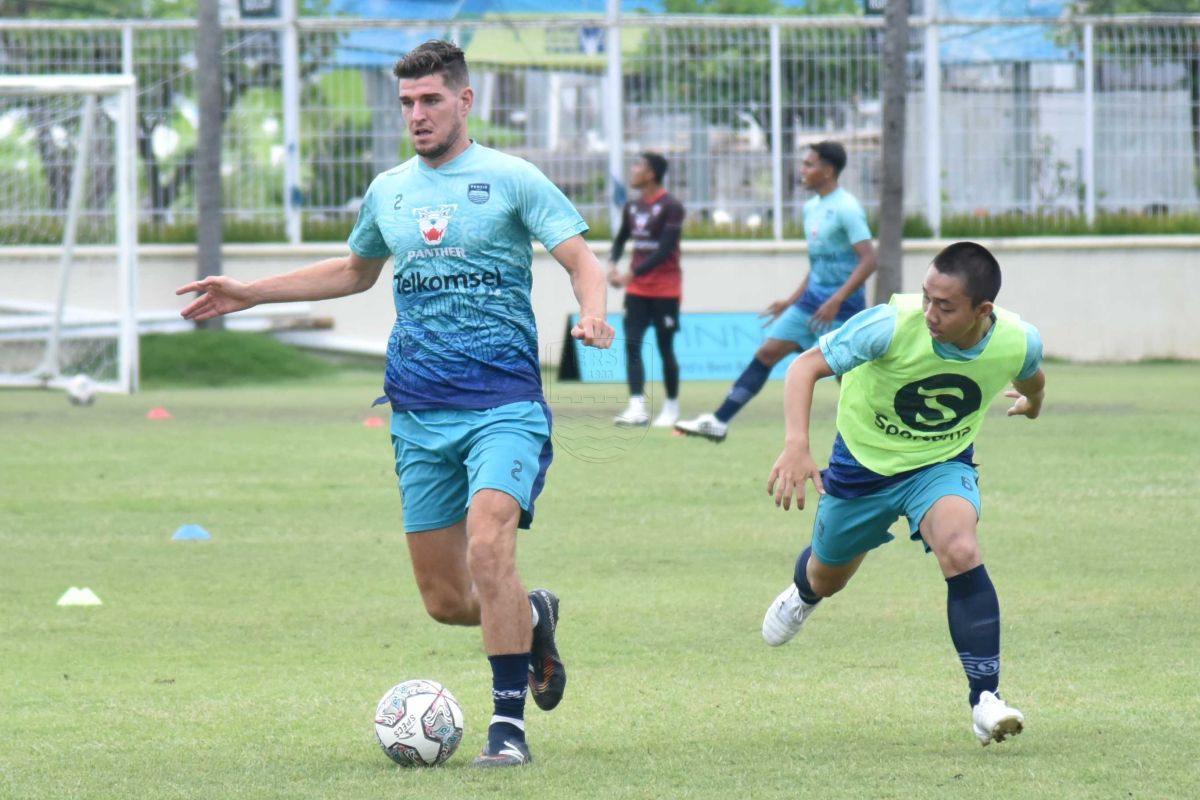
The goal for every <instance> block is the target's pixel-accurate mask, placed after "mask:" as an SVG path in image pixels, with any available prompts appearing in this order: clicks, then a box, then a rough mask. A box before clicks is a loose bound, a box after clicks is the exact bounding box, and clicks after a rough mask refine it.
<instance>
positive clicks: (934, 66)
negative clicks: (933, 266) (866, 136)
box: [922, 0, 942, 236]
mask: <svg viewBox="0 0 1200 800" xmlns="http://www.w3.org/2000/svg"><path fill="white" fill-rule="evenodd" d="M937 18H938V4H937V0H925V83H924V90H925V124H924V125H923V127H924V130H923V131H922V132H923V133H924V134H925V218H926V220H927V221H928V222H929V227H930V228H932V229H933V235H934V236H941V235H942V131H941V116H942V113H941V106H942V63H941V57H940V54H939V53H938V27H937Z"/></svg>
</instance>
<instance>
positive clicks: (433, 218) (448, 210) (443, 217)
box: [413, 204, 458, 245]
mask: <svg viewBox="0 0 1200 800" xmlns="http://www.w3.org/2000/svg"><path fill="white" fill-rule="evenodd" d="M457 208H458V206H457V205H454V204H450V205H444V206H437V207H436V208H435V207H425V208H414V209H413V216H415V217H416V218H417V222H418V223H419V224H420V226H421V236H422V238H424V239H425V242H426V244H434V245H437V244H441V243H442V239H444V238H445V237H446V229H447V228H449V227H450V217H452V216H453V215H454V211H455V210H456V209H457Z"/></svg>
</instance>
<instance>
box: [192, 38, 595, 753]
mask: <svg viewBox="0 0 1200 800" xmlns="http://www.w3.org/2000/svg"><path fill="white" fill-rule="evenodd" d="M394 72H395V74H396V77H397V78H399V95H400V98H399V99H400V105H401V107H402V109H403V113H404V121H405V123H406V125H407V127H408V131H409V134H410V135H411V137H412V142H413V146H414V149H415V150H416V153H417V156H416V157H415V158H412V159H410V160H408V161H406V162H404V163H403V164H401V165H399V166H398V167H395V168H394V169H391V170H389V171H387V172H385V173H383V174H381V175H379V176H378V177H376V178H375V180H374V181H373V182H372V183H371V186H370V188H369V189H368V190H367V193H366V196H365V197H364V198H363V202H362V206H361V208H360V210H359V216H358V222H357V224H356V225H355V227H354V230H353V232H352V233H351V234H350V239H349V249H350V253H349V254H348V255H346V256H342V257H338V258H331V259H327V260H324V261H320V262H317V263H314V264H311V265H309V266H307V267H303V268H301V269H299V270H296V271H294V272H290V273H286V274H282V275H276V276H272V277H269V278H264V279H262V280H258V281H254V282H251V283H242V282H239V281H236V280H234V279H232V278H229V277H225V276H218V277H210V278H205V279H204V280H201V281H196V282H193V283H189V284H187V285H186V286H183V287H181V288H180V289H179V290H178V291H177V294H183V293H187V292H203V294H202V295H201V296H200V297H198V298H196V299H195V300H194V301H193V302H192V303H191V304H189V305H188V306H187V307H186V308H185V309H184V310H183V312H182V314H183V316H184V317H185V318H187V319H191V320H206V319H210V318H212V317H215V316H217V315H220V314H228V313H231V312H234V311H240V310H242V309H246V308H250V307H252V306H255V305H258V304H260V303H275V302H284V301H296V300H322V299H327V298H333V297H342V296H345V295H349V294H353V293H356V292H362V291H366V290H367V289H369V288H370V287H371V286H373V285H374V284H375V282H376V280H377V279H378V277H379V274H380V272H381V271H382V269H383V266H384V264H385V263H386V262H387V260H388V259H389V258H391V259H392V293H393V298H394V300H395V306H396V323H395V325H394V327H393V328H392V333H391V337H390V338H389V340H388V359H387V371H386V375H385V379H384V388H385V390H386V393H387V397H388V399H389V400H390V401H391V406H392V423H391V433H392V444H393V447H394V450H395V457H396V472H397V474H398V476H399V479H400V490H401V494H402V498H403V505H404V527H405V532H406V534H407V535H406V536H405V539H406V541H407V543H408V550H409V555H410V557H411V560H412V567H413V573H414V575H415V577H416V582H417V586H418V588H419V589H420V592H421V598H422V600H423V601H424V605H425V609H426V611H427V612H428V613H429V615H430V616H431V617H433V618H434V619H435V620H437V621H439V622H442V623H445V624H449V625H480V626H481V627H482V630H483V645H484V650H485V651H486V653H487V656H488V661H489V662H490V664H491V668H492V699H493V704H494V711H493V716H492V719H491V724H490V725H489V728H488V738H487V743H486V744H485V745H484V748H483V751H482V752H481V753H480V755H479V756H478V757H476V759H475V760H474V762H473V764H474V765H475V766H481V767H491V766H519V765H522V764H527V763H529V762H530V760H531V757H530V753H529V747H528V745H527V744H526V741H525V697H526V692H527V689H528V690H531V691H532V694H533V698H534V701H535V702H536V703H537V704H538V706H539V707H540V708H542V709H545V710H547V711H548V710H550V709H552V708H554V707H555V706H556V705H558V703H559V701H560V700H561V699H562V694H563V689H564V687H565V684H566V670H565V668H564V667H563V664H562V660H561V659H560V657H559V654H558V649H557V646H556V643H555V636H554V634H555V628H556V627H557V623H558V604H559V603H558V598H557V597H556V596H555V595H554V594H553V593H552V592H550V591H548V590H546V589H535V590H534V591H532V592H528V593H527V592H526V590H525V588H524V586H523V585H522V583H521V578H520V576H519V575H518V573H517V567H516V545H517V529H518V527H520V528H528V527H529V526H530V524H531V522H532V520H533V511H534V501H535V500H536V499H537V496H538V494H539V492H540V491H541V490H542V487H543V485H544V483H545V479H546V471H547V469H548V468H549V466H550V460H551V456H552V452H551V446H550V411H549V409H548V408H547V406H546V401H545V399H544V397H543V394H542V385H541V373H540V369H539V363H538V358H537V331H536V329H535V326H534V316H533V308H532V305H531V303H530V288H531V284H532V270H531V267H532V259H533V251H532V247H531V245H530V238H531V237H534V238H537V239H538V240H539V241H541V242H542V244H543V245H545V247H546V249H547V250H549V251H550V253H551V254H552V255H553V256H554V258H555V259H556V260H557V261H558V262H559V263H560V264H562V266H563V267H564V268H565V269H566V271H567V272H568V274H569V275H570V278H571V285H572V288H573V290H574V293H575V297H576V299H577V300H578V301H579V323H578V325H576V326H575V327H574V329H573V330H572V331H571V335H572V336H574V337H575V338H577V339H579V340H582V342H583V343H584V344H585V345H588V346H591V347H598V348H607V347H609V346H610V345H611V344H612V339H613V329H612V328H611V327H610V326H609V325H608V324H607V323H606V322H605V311H606V309H605V305H606V297H605V295H606V284H605V275H604V270H603V269H602V268H601V266H600V264H599V262H598V261H597V260H596V257H595V256H594V255H593V254H592V251H591V250H590V249H589V248H588V246H587V244H586V243H585V241H584V239H583V236H582V234H583V233H584V232H585V231H586V230H587V224H586V223H585V222H584V220H583V218H582V217H580V215H579V212H578V211H576V210H575V208H574V207H573V206H572V205H571V203H570V202H569V201H568V200H567V198H566V197H565V196H563V194H562V192H560V191H559V190H558V188H557V187H555V186H554V184H552V183H551V182H550V181H549V180H548V179H547V178H546V177H545V176H544V175H542V173H541V172H539V171H538V170H537V168H536V167H534V166H533V165H531V164H529V163H528V162H526V161H524V160H522V159H519V158H516V157H513V156H508V155H505V154H503V153H500V152H497V151H495V150H491V149H489V148H486V147H482V146H481V145H479V144H476V143H475V142H474V141H472V140H471V139H470V138H469V137H468V135H467V115H468V113H469V112H470V110H471V106H472V103H473V101H474V93H473V92H472V90H471V87H470V84H469V76H468V71H467V64H466V59H465V58H464V56H463V53H462V51H461V50H460V49H459V48H458V47H456V46H454V45H453V44H450V43H448V42H443V41H429V42H425V43H424V44H422V45H420V46H419V47H417V48H415V49H414V50H412V51H410V52H409V53H408V54H407V55H406V56H404V57H403V58H401V59H400V60H399V61H398V62H396V66H395V69H394Z"/></svg>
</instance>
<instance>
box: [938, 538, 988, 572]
mask: <svg viewBox="0 0 1200 800" xmlns="http://www.w3.org/2000/svg"><path fill="white" fill-rule="evenodd" d="M937 557H938V561H939V562H941V565H942V571H943V572H944V573H946V574H947V575H957V574H959V573H963V572H966V571H967V570H969V569H974V568H975V567H977V566H979V564H980V563H982V562H981V559H980V557H979V542H978V540H977V539H976V538H975V534H974V532H973V531H956V532H954V533H951V534H948V535H946V536H945V537H942V540H941V544H940V545H939V547H938V548H937Z"/></svg>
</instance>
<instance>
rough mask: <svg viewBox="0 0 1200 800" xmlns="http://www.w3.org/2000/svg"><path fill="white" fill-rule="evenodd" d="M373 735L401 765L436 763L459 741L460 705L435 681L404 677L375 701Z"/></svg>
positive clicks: (461, 732) (451, 751) (461, 736)
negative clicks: (407, 679)
mask: <svg viewBox="0 0 1200 800" xmlns="http://www.w3.org/2000/svg"><path fill="white" fill-rule="evenodd" d="M375 738H377V739H378V740H379V745H380V746H381V747H382V748H383V752H385V753H387V754H388V757H389V758H391V759H392V761H395V762H396V763H397V764H399V765H400V766H402V767H436V766H437V765H438V764H441V763H443V762H445V761H446V760H448V759H449V758H450V756H452V755H454V751H455V750H457V749H458V745H459V744H460V743H461V742H462V738H463V711H462V706H460V705H459V704H458V701H457V700H455V699H454V695H452V694H450V692H449V690H448V689H446V687H444V686H442V685H441V684H440V683H438V682H437V681H430V680H423V679H417V680H411V681H405V682H404V683H401V684H399V685H397V686H393V687H392V688H391V689H388V691H387V694H385V695H384V696H383V699H382V700H380V701H379V707H378V708H376V709H375Z"/></svg>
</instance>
